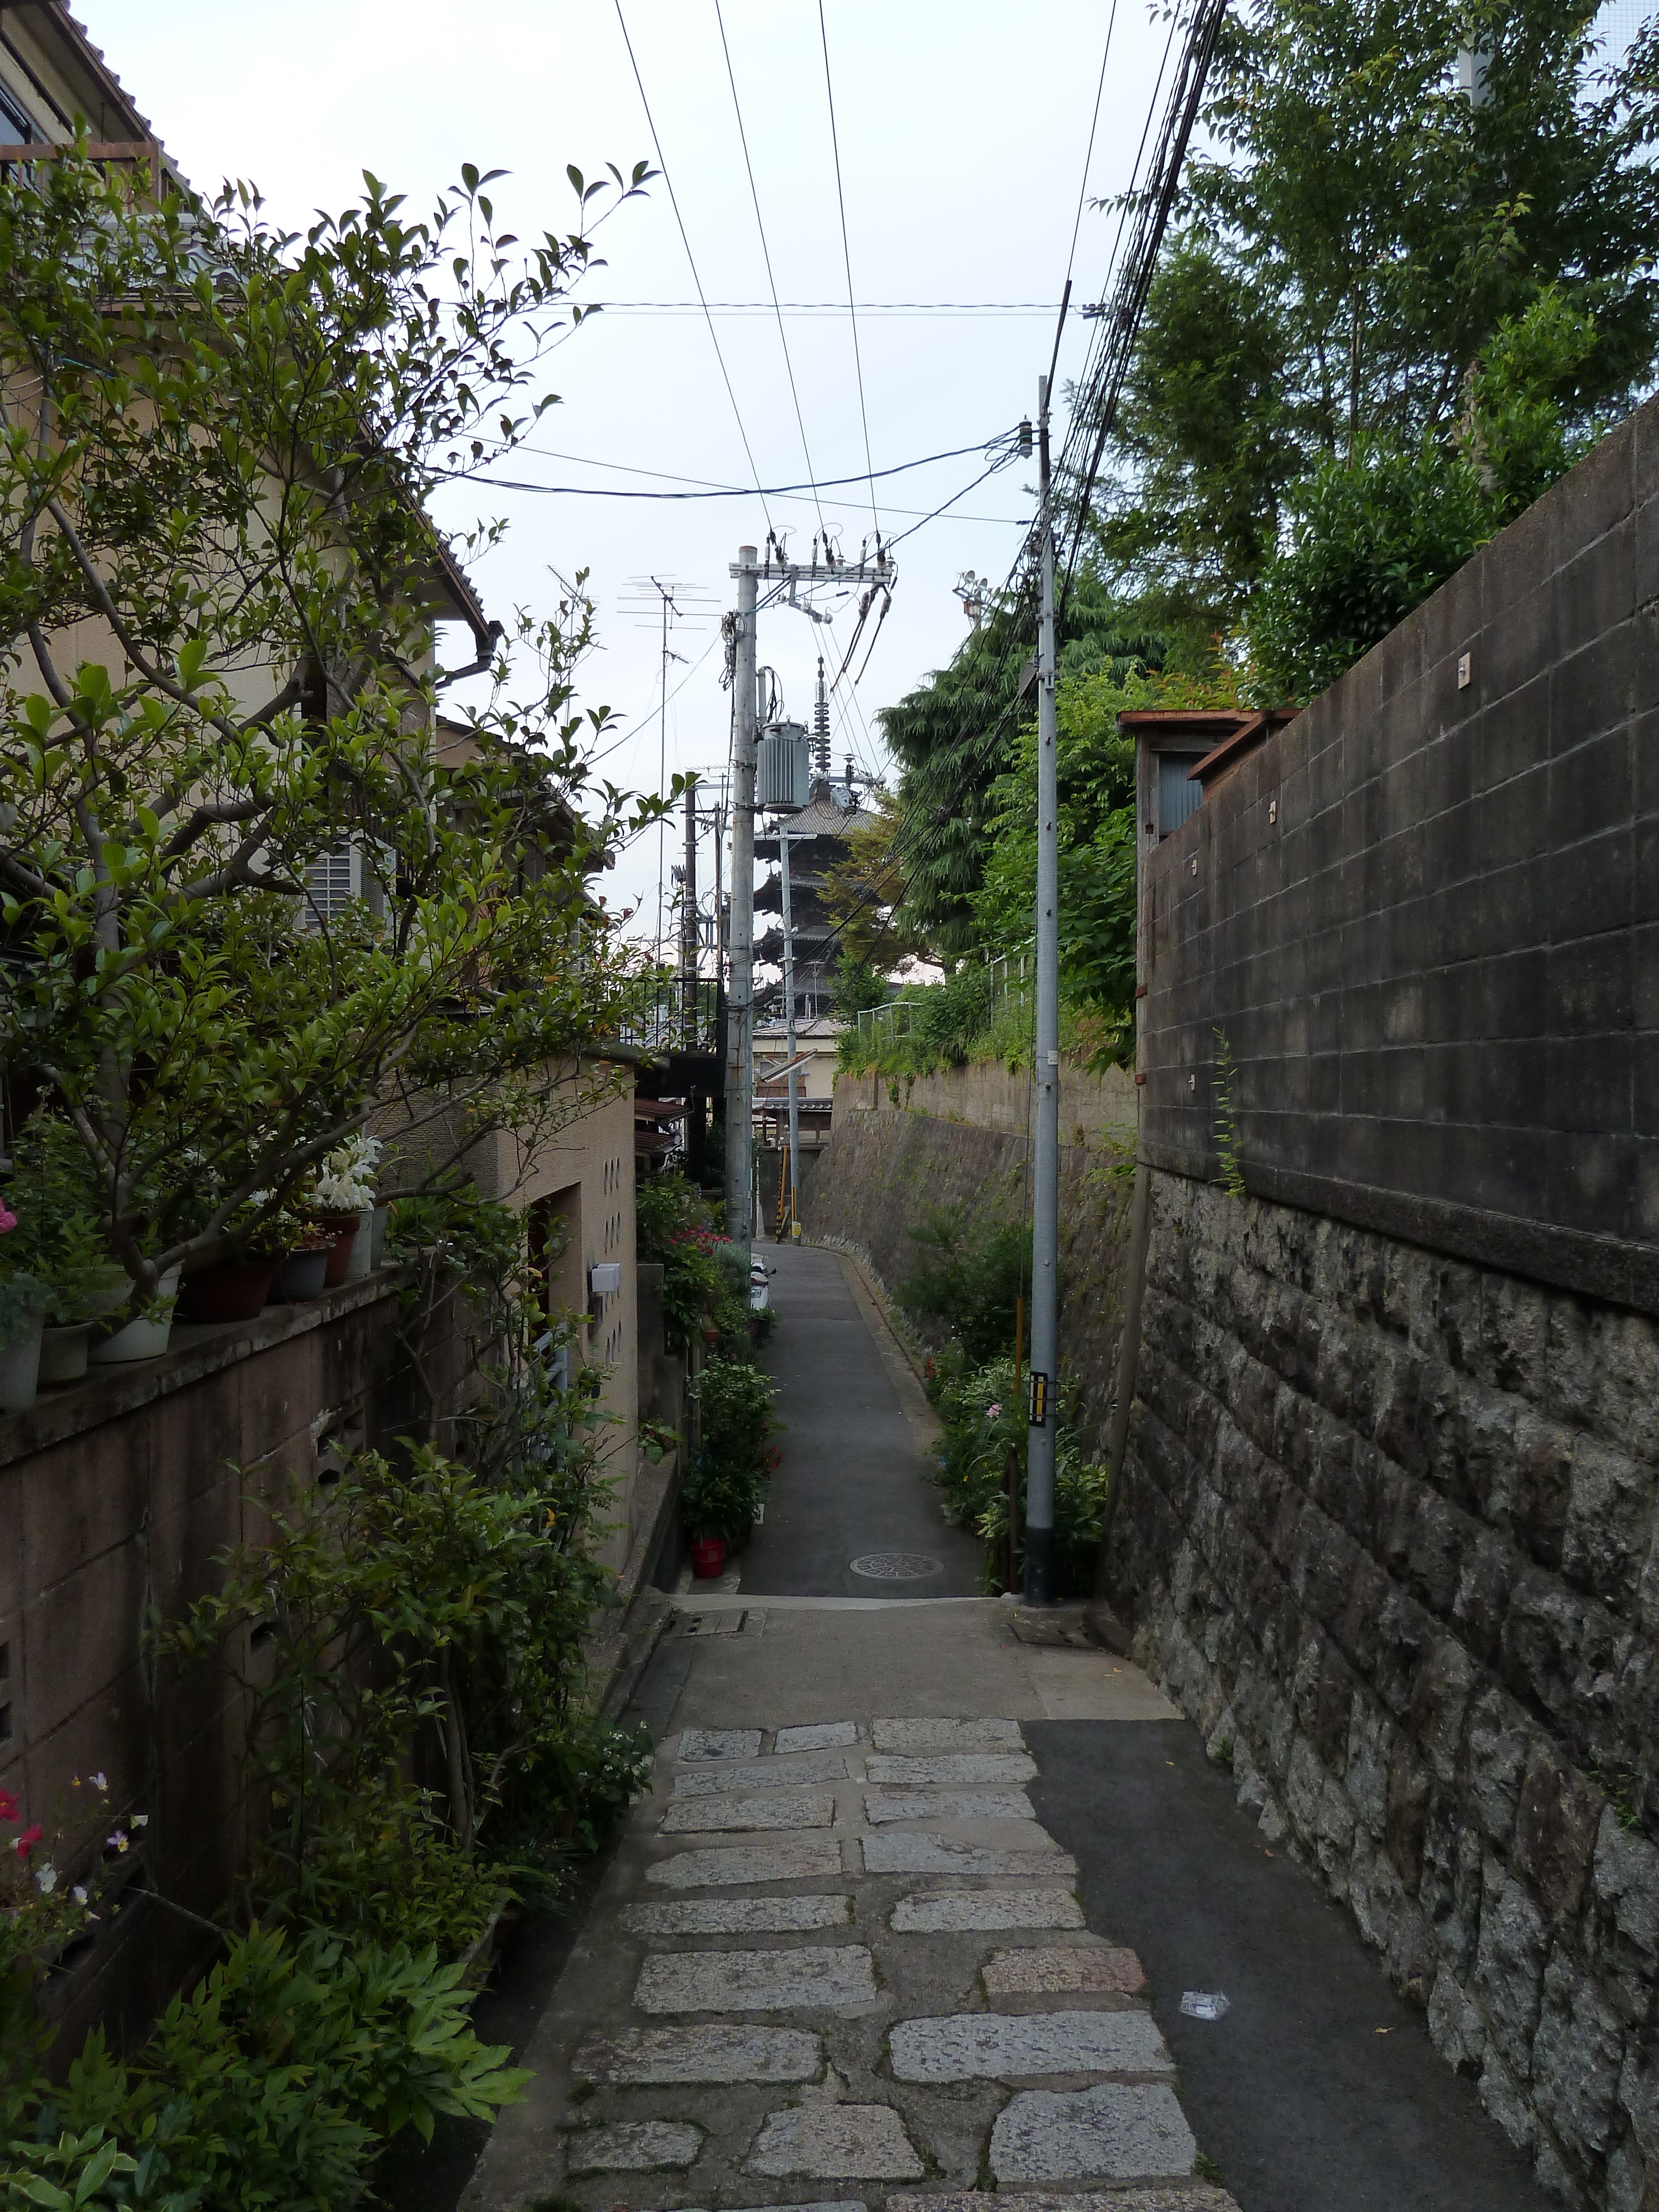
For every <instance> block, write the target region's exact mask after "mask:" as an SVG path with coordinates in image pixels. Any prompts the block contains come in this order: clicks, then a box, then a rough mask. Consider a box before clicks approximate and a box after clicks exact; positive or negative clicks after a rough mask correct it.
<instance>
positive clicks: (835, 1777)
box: [674, 1755, 847, 1797]
mask: <svg viewBox="0 0 1659 2212" xmlns="http://www.w3.org/2000/svg"><path fill="white" fill-rule="evenodd" d="M846 1779H847V1761H846V1760H845V1759H837V1758H834V1757H831V1756H829V1755H826V1756H824V1757H823V1758H821V1759H793V1760H791V1761H790V1762H789V1763H788V1764H787V1765H780V1764H779V1763H778V1762H777V1761H776V1760H775V1759H736V1760H734V1761H733V1762H732V1764H731V1765H721V1766H706V1767H702V1768H698V1767H693V1769H692V1770H691V1771H690V1773H689V1774H677V1775H676V1776H675V1777H674V1795H675V1796H677V1797H716V1796H720V1794H721V1793H722V1792H723V1791H725V1790H805V1789H809V1788H810V1787H811V1785H812V1784H814V1783H815V1782H845V1781H846Z"/></svg>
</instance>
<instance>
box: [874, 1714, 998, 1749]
mask: <svg viewBox="0 0 1659 2212" xmlns="http://www.w3.org/2000/svg"><path fill="white" fill-rule="evenodd" d="M870 1741H871V1742H872V1743H873V1744H874V1746H875V1747H876V1749H877V1750H878V1751H905V1752H921V1751H1024V1748H1025V1739H1024V1736H1023V1735H1021V1734H1020V1732H1019V1723H1018V1721H1009V1720H994V1719H986V1720H948V1719H933V1718H927V1717H921V1718H915V1719H910V1720H881V1721H872V1723H870Z"/></svg>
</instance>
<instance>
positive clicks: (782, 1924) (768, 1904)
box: [622, 1896, 853, 1936]
mask: <svg viewBox="0 0 1659 2212" xmlns="http://www.w3.org/2000/svg"><path fill="white" fill-rule="evenodd" d="M852 1917H853V1900H852V1899H851V1898H850V1897H799V1896H797V1897H686V1898H676V1899H674V1900H673V1902H672V1903H671V1904H665V1905H629V1907H628V1909H627V1911H625V1912H624V1913H623V1916H622V1924H623V1927H624V1928H626V1929H628V1931H629V1934H630V1935H633V1936H788V1935H793V1934H796V1933H798V1932H800V1931H804V1930H805V1929H809V1928H844V1927H846V1925H847V1923H848V1921H849V1920H851V1918H852Z"/></svg>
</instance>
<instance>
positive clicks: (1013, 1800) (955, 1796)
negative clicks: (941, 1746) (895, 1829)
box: [864, 1790, 1036, 1824]
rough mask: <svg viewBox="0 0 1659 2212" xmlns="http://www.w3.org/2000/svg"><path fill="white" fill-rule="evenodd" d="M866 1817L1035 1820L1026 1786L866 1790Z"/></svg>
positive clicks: (872, 1819) (868, 1818)
mask: <svg viewBox="0 0 1659 2212" xmlns="http://www.w3.org/2000/svg"><path fill="white" fill-rule="evenodd" d="M864 1817H865V1819H866V1820H871V1821H874V1822H876V1823H878V1824H879V1823H881V1822H882V1821H887V1820H1036V1814H1035V1813H1034V1812H1033V1811H1032V1809H1031V1801H1030V1798H1029V1797H1028V1796H1026V1795H1025V1792H1024V1790H866V1791H865V1793H864Z"/></svg>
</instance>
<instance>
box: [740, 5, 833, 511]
mask: <svg viewBox="0 0 1659 2212" xmlns="http://www.w3.org/2000/svg"><path fill="white" fill-rule="evenodd" d="M714 23H715V27H716V28H717V29H718V30H719V32H720V52H721V53H723V54H724V55H725V57H726V82H727V83H728V84H729V85H730V86H731V88H732V113H733V114H734V115H735V116H736V117H737V118H738V143H739V144H740V145H741V146H742V148H743V166H744V171H745V172H746V173H747V175H748V178H749V197H750V200H751V201H752V202H753V203H754V209H755V228H756V229H757V231H759V233H760V242H761V258H762V260H763V261H764V262H765V264H766V282H767V286H768V289H769V290H770V292H771V295H772V306H773V307H774V309H775V312H776V314H777V319H778V343H779V344H780V345H781V347H782V348H783V367H784V373H785V374H786V375H787V377H788V379H789V397H790V398H791V399H792V400H793V402H794V404H795V427H796V428H797V429H798V430H799V432H800V449H801V453H802V454H803V456H804V457H805V462H806V473H807V475H808V476H809V477H811V476H814V475H816V473H817V472H816V471H815V470H814V469H813V466H812V453H811V447H809V446H808V444H807V442H806V423H805V418H804V416H802V414H801V411H800V393H799V392H798V391H797V390H796V389H795V364H794V363H793V362H792V361H791V360H790V358H789V340H788V337H787V335H786V333H785V331H784V327H783V310H782V309H781V307H779V306H778V283H777V279H776V277H775V276H774V275H773V274H772V249H771V248H770V246H768V244H767V242H766V225H765V223H764V222H763V221H762V220H761V204H760V192H759V190H758V189H757V185H756V183H755V165H754V163H753V162H752V161H750V158H749V133H748V132H747V131H745V130H744V127H743V103H742V101H741V100H739V99H738V80H737V75H736V72H735V71H734V70H733V69H732V49H731V47H730V46H728V45H727V44H726V18H725V16H724V15H722V14H721V13H720V0H714ZM710 327H711V328H712V327H713V326H712V325H711V326H710ZM866 458H867V457H866ZM815 490H816V487H815ZM814 504H816V498H815V501H814ZM766 520H767V523H768V526H770V523H771V520H772V518H771V516H770V515H768V517H767V518H766ZM818 528H819V529H820V530H822V529H823V513H822V511H821V510H820V512H819V514H818Z"/></svg>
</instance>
